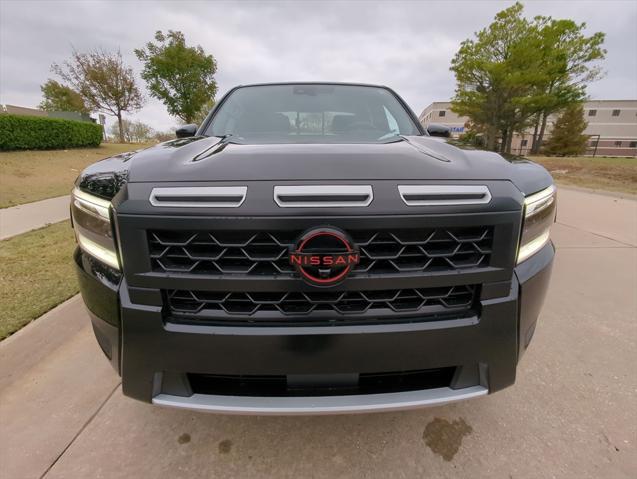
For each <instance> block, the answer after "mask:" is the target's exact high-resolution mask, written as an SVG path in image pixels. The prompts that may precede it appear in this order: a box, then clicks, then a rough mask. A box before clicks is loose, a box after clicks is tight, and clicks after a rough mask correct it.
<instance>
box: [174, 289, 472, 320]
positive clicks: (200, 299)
mask: <svg viewBox="0 0 637 479" xmlns="http://www.w3.org/2000/svg"><path fill="white" fill-rule="evenodd" d="M476 291H477V286H475V285H470V286H468V285H462V286H448V287H440V288H420V289H395V290H374V291H329V292H325V291H312V292H258V293H257V292H247V293H236V292H233V293H229V292H223V293H221V292H208V291H190V290H167V291H166V292H165V293H166V298H167V304H168V307H169V310H170V313H171V315H177V316H180V315H182V316H183V315H186V316H199V317H202V318H205V317H211V316H215V315H217V316H218V315H219V314H221V315H240V316H244V317H247V316H260V315H261V316H264V317H273V316H281V315H283V316H306V315H314V316H316V315H323V316H325V315H326V314H327V315H330V314H331V315H335V316H345V315H361V314H365V313H367V312H368V311H373V312H374V313H377V314H378V313H382V312H383V311H384V312H386V313H387V314H390V315H394V314H396V313H427V314H436V313H449V312H458V311H466V310H468V309H470V308H471V306H472V305H473V304H474V300H475V299H476Z"/></svg>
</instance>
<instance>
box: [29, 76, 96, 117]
mask: <svg viewBox="0 0 637 479" xmlns="http://www.w3.org/2000/svg"><path fill="white" fill-rule="evenodd" d="M40 90H42V96H43V97H44V99H43V100H42V102H41V103H40V108H41V109H42V110H44V111H75V112H77V113H85V114H88V113H90V110H89V108H88V107H87V106H86V104H85V103H84V100H83V99H82V95H80V94H79V93H78V92H76V91H75V90H73V89H72V88H69V87H67V86H64V85H62V84H61V83H58V82H56V81H55V80H51V79H49V80H47V82H46V83H45V84H44V85H42V86H41V87H40Z"/></svg>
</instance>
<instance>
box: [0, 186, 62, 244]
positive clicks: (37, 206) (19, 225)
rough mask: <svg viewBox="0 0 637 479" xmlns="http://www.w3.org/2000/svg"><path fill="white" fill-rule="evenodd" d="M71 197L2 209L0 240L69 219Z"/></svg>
mask: <svg viewBox="0 0 637 479" xmlns="http://www.w3.org/2000/svg"><path fill="white" fill-rule="evenodd" d="M69 202H70V197H69V196H58V197H57V198H49V199H48V200H42V201H36V202H35V203H27V204H25V205H18V206H12V207H11V208H4V209H0V240H3V239H7V238H11V237H12V236H16V235H19V234H22V233H26V232H27V231H31V230H35V229H38V228H42V227H43V226H46V225H48V224H51V223H58V222H60V221H64V220H67V219H69Z"/></svg>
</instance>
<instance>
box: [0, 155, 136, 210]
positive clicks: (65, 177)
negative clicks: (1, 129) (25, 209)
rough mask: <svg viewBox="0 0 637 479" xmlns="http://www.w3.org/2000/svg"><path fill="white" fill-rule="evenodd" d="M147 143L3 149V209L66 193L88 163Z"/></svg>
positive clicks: (0, 160) (0, 159)
mask: <svg viewBox="0 0 637 479" xmlns="http://www.w3.org/2000/svg"><path fill="white" fill-rule="evenodd" d="M145 146H148V145H140V144H132V143H127V144H119V143H103V144H102V145H100V146H99V147H98V148H77V149H70V150H28V151H9V152H0V208H7V207H9V206H15V205H20V204H23V203H31V202H32V201H38V200H43V199H45V198H53V197H55V196H62V195H67V194H69V192H70V191H71V188H73V182H74V181H75V179H76V178H77V175H78V174H79V173H80V171H82V170H83V169H84V168H85V167H86V166H88V165H90V164H91V163H95V162H96V161H98V160H101V159H103V158H106V157H108V156H112V155H116V154H118V153H123V152H125V151H130V150H137V149H140V148H144V147H145Z"/></svg>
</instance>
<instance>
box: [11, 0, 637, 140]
mask: <svg viewBox="0 0 637 479" xmlns="http://www.w3.org/2000/svg"><path fill="white" fill-rule="evenodd" d="M512 3H513V2H511V1H478V0H475V1H425V0H423V1H404V2H399V1H389V0H387V1H383V2H380V1H378V2H367V1H362V0H358V1H357V0H351V1H347V2H340V1H330V0H325V1H323V2H316V3H315V2H310V1H298V2H292V1H287V2H281V1H279V2H265V1H262V2H247V1H242V2H204V1H194V2H187V1H182V2H169V1H142V2H132V1H131V2H126V1H123V0H113V1H80V0H76V1H56V0H48V1H30V0H0V103H8V104H13V105H21V106H36V105H37V104H38V103H39V102H40V100H41V92H40V85H41V84H42V83H44V82H45V81H46V80H47V78H54V75H53V74H52V73H51V72H50V65H51V63H52V62H62V61H64V60H65V59H66V58H67V57H68V56H69V53H70V51H71V48H72V47H75V48H76V49H77V50H79V51H84V50H89V49H92V48H96V47H103V48H105V49H109V50H115V49H117V48H119V49H120V50H121V52H122V54H123V56H124V59H125V61H126V62H127V63H129V64H130V65H131V66H132V67H133V69H134V70H135V71H136V73H139V71H140V69H141V68H140V64H139V62H138V61H137V59H136V58H135V55H134V53H133V49H134V48H139V47H141V46H143V45H144V44H145V42H147V41H149V40H151V39H152V38H153V35H154V32H155V31H156V30H168V29H172V30H181V31H182V32H184V34H185V35H186V40H187V42H188V43H192V44H200V45H202V46H203V48H204V49H205V50H206V51H207V52H209V53H212V54H213V55H214V56H215V58H216V59H217V62H218V67H219V69H218V73H217V75H216V78H217V82H218V85H219V93H220V94H223V93H224V92H225V91H226V90H228V89H229V88H231V87H232V86H234V85H237V84H246V83H255V82H265V81H290V80H332V81H359V82H365V83H381V84H385V85H388V86H391V87H393V88H394V89H396V90H397V91H398V92H399V93H400V94H401V95H402V96H403V97H404V98H405V100H406V101H407V102H408V103H409V105H410V106H411V107H412V108H413V109H414V110H415V111H416V113H420V111H422V109H423V108H424V107H425V106H427V105H428V104H429V103H431V102H432V101H437V100H447V99H448V98H449V97H450V95H451V94H452V93H453V89H454V79H453V75H452V74H451V72H449V62H450V59H451V58H452V56H453V54H454V53H455V52H456V50H457V49H458V45H459V44H460V42H461V41H462V40H464V39H466V38H469V37H471V36H472V35H473V32H475V31H477V30H479V29H481V28H483V27H485V26H486V25H488V24H489V23H490V21H491V19H492V18H493V16H494V15H495V13H496V12H498V11H499V10H502V9H503V8H506V7H507V6H509V5H511V4H512ZM524 3H525V11H526V13H527V15H529V16H532V15H537V14H542V15H551V16H553V17H556V18H572V19H574V20H576V21H578V22H586V23H587V25H588V32H589V33H592V32H595V31H603V32H606V34H607V40H606V44H605V47H606V48H607V50H608V55H607V59H606V61H605V62H604V65H603V66H604V68H605V70H606V72H607V74H606V77H605V78H604V79H603V80H601V81H598V82H596V83H595V84H593V85H591V87H590V88H589V94H590V96H591V97H592V98H595V99H627V98H631V99H635V98H637V54H636V53H635V52H636V51H637V28H636V25H637V1H635V0H623V1H622V0H619V1H608V0H605V1H603V0H596V1H578V0H564V1H527V2H524ZM140 82H141V80H140ZM140 84H141V83H140ZM142 86H143V84H142ZM146 96H147V101H146V105H145V106H144V108H143V109H142V110H141V111H139V112H137V113H135V114H133V115H131V116H132V117H133V118H135V119H140V120H142V121H144V122H146V123H149V124H150V125H151V126H153V127H154V128H156V129H160V130H166V129H168V128H171V127H173V126H174V125H175V124H176V123H177V122H176V120H175V119H174V118H171V117H170V116H169V115H168V114H167V113H166V110H165V108H164V106H163V105H162V104H161V103H160V102H159V101H157V100H154V99H151V98H148V95H146ZM109 120H110V119H109Z"/></svg>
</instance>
